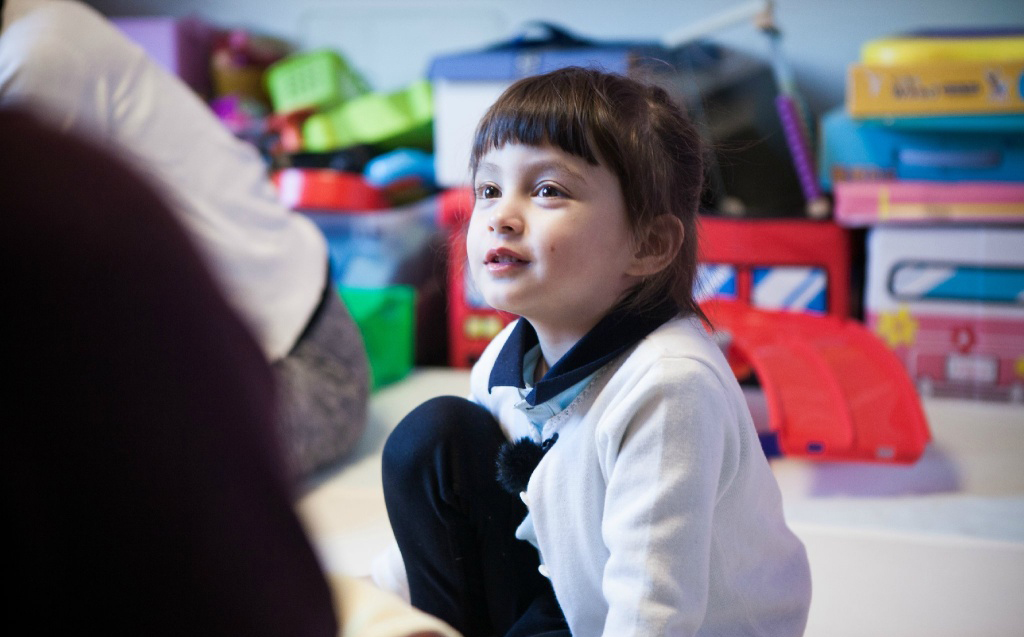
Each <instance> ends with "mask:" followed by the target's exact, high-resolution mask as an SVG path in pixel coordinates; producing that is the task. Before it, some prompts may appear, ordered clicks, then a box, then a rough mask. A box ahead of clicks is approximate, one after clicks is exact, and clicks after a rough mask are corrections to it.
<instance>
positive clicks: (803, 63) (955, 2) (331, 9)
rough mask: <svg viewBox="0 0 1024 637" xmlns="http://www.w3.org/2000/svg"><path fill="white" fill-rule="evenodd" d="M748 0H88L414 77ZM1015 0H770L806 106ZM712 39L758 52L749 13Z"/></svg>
mask: <svg viewBox="0 0 1024 637" xmlns="http://www.w3.org/2000/svg"><path fill="white" fill-rule="evenodd" d="M748 2H749V0H634V1H630V2H626V1H623V0H376V1H370V0H287V1H284V2H282V1H281V0H89V4H91V5H93V6H95V7H96V8H98V9H99V10H100V11H102V12H104V13H105V14H107V15H111V16H114V15H176V16H182V15H187V14H196V15H199V16H201V17H203V18H205V19H207V20H208V21H210V22H212V23H214V24H216V25H218V26H225V27H246V28H250V29H254V30H257V31H261V32H265V33H269V34H272V35H277V36H280V37H284V38H286V39H289V40H292V41H293V42H294V43H295V44H297V45H299V46H303V47H306V48H308V47H312V46H331V47H332V48H335V49H337V50H339V51H341V52H342V53H343V54H345V55H346V56H347V57H349V59H350V60H351V61H352V62H353V63H354V64H356V66H358V67H359V68H360V69H361V70H362V71H363V72H364V73H365V74H366V75H367V76H368V77H369V78H370V80H371V81H372V82H374V83H375V86H376V87H377V88H378V89H381V90H389V89H391V88H395V87H396V86H400V85H401V84H403V83H405V82H408V81H410V80H412V79H415V78H417V77H422V76H423V75H424V74H425V72H426V68H427V64H428V62H429V59H430V57H431V56H432V55H433V54H435V53H437V52H442V51H452V50H462V49H465V48H469V47H475V46H478V45H482V44H486V43H489V42H492V41H494V40H496V39H499V38H503V37H506V36H508V35H510V34H512V33H514V32H516V31H517V30H518V27H519V26H520V25H522V24H523V23H524V22H526V21H530V20H540V19H543V20H547V21H550V22H555V23H559V24H562V25H564V26H566V27H568V28H569V29H571V30H573V31H575V32H577V33H579V34H582V35H587V36H591V37H596V38H615V39H656V38H658V37H660V36H662V35H664V34H666V33H668V32H669V31H672V30H674V29H676V28H678V27H681V26H684V25H687V24H691V23H694V22H699V21H701V20H705V19H707V18H709V17H712V16H715V15H719V14H721V13H722V12H723V11H728V10H729V9H731V8H734V7H738V6H741V5H745V4H747V3H748ZM1022 9H1024V2H1021V1H1020V0H856V1H842V0H776V2H775V16H776V21H777V24H778V25H779V27H780V28H781V29H782V33H783V37H784V40H783V50H784V52H785V54H786V57H787V58H788V60H789V62H790V64H791V66H792V67H793V69H794V72H795V74H796V79H797V83H798V86H799V87H800V89H801V90H802V91H803V92H804V94H805V95H806V96H807V99H808V102H809V104H810V106H811V109H812V110H813V111H814V112H816V113H821V112H822V111H823V110H825V109H827V108H829V107H832V106H835V105H838V104H839V103H841V102H842V98H843V83H844V73H845V68H846V65H847V64H849V63H850V62H852V61H854V60H856V58H857V57H858V55H859V51H860V46H861V44H862V43H863V42H864V41H866V40H869V39H872V38H876V37H880V36H883V35H888V34H892V33H898V32H904V31H909V30H914V29H921V28H936V27H940V28H963V27H978V26H981V27H992V26H997V27H998V26H1001V27H1005V26H1009V25H1017V26H1018V27H1020V26H1024V18H1022V17H1021V16H1022V15H1024V11H1022ZM715 39H716V40H719V41H722V42H725V43H728V44H730V45H732V46H735V47H737V48H741V49H743V50H746V51H749V52H753V53H756V54H758V55H761V56H765V57H767V54H768V44H767V40H766V38H765V37H764V36H763V35H761V34H760V33H759V32H758V31H757V30H756V29H754V28H753V27H752V26H751V25H750V24H747V23H744V24H740V25H736V26H733V27H730V28H727V29H724V30H722V31H720V32H718V34H717V35H716V36H715Z"/></svg>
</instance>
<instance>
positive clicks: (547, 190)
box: [537, 185, 562, 197]
mask: <svg viewBox="0 0 1024 637" xmlns="http://www.w3.org/2000/svg"><path fill="white" fill-rule="evenodd" d="M537 196H538V197H561V196H562V191H561V190H559V189H558V188H555V187H554V186H550V185H544V186H541V187H540V188H538V189H537Z"/></svg>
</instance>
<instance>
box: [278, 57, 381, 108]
mask: <svg viewBox="0 0 1024 637" xmlns="http://www.w3.org/2000/svg"><path fill="white" fill-rule="evenodd" d="M266 83H267V93H268V94H269V95H270V102H271V104H272V105H273V108H274V112H275V113H293V112H295V111H301V110H306V109H314V110H321V109H326V108H331V107H334V106H337V105H338V104H341V103H342V102H344V101H346V100H349V99H352V98H353V97H357V96H359V95H362V94H364V93H366V92H367V91H368V90H369V87H368V85H367V83H366V80H365V79H363V77H362V76H361V75H360V74H359V73H357V72H356V71H355V69H353V68H352V67H351V66H350V65H349V63H348V62H347V61H345V58H343V57H342V56H341V55H339V54H338V53H336V52H334V51H331V50H328V49H324V50H320V51H311V52H309V53H296V54H293V55H289V56H288V57H286V58H284V59H283V60H280V61H278V62H276V63H274V64H273V65H271V66H270V68H268V69H267V73H266Z"/></svg>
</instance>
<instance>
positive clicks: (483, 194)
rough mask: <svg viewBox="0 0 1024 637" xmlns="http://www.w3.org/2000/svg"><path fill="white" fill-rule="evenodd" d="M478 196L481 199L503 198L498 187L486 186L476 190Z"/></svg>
mask: <svg viewBox="0 0 1024 637" xmlns="http://www.w3.org/2000/svg"><path fill="white" fill-rule="evenodd" d="M476 195H477V197H478V198H480V199H495V198H497V197H500V196H501V191H500V190H498V187H497V186H494V185H492V184H486V185H484V186H480V187H479V188H477V189H476Z"/></svg>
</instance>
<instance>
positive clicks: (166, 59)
mask: <svg viewBox="0 0 1024 637" xmlns="http://www.w3.org/2000/svg"><path fill="white" fill-rule="evenodd" d="M112 22H113V23H114V25H115V26H116V27H117V28H118V29H120V30H121V32H122V33H124V34H125V35H126V36H128V39H130V40H132V41H134V42H135V43H136V44H138V45H139V46H141V47H142V48H143V50H145V51H146V53H147V54H148V55H149V57H151V58H153V59H154V60H155V61H156V63H157V64H159V65H160V66H162V67H163V68H165V69H167V70H168V71H170V72H171V73H173V74H174V75H177V76H178V77H180V78H181V79H182V80H184V81H185V83H186V84H188V85H189V86H191V87H192V89H193V90H194V91H195V92H197V93H199V94H200V95H208V94H209V92H210V49H211V47H212V44H213V35H214V29H213V28H212V27H210V26H209V25H207V24H205V23H204V22H203V21H202V20H200V19H199V18H194V17H192V18H172V17H133V18H114V19H113V20H112Z"/></svg>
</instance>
